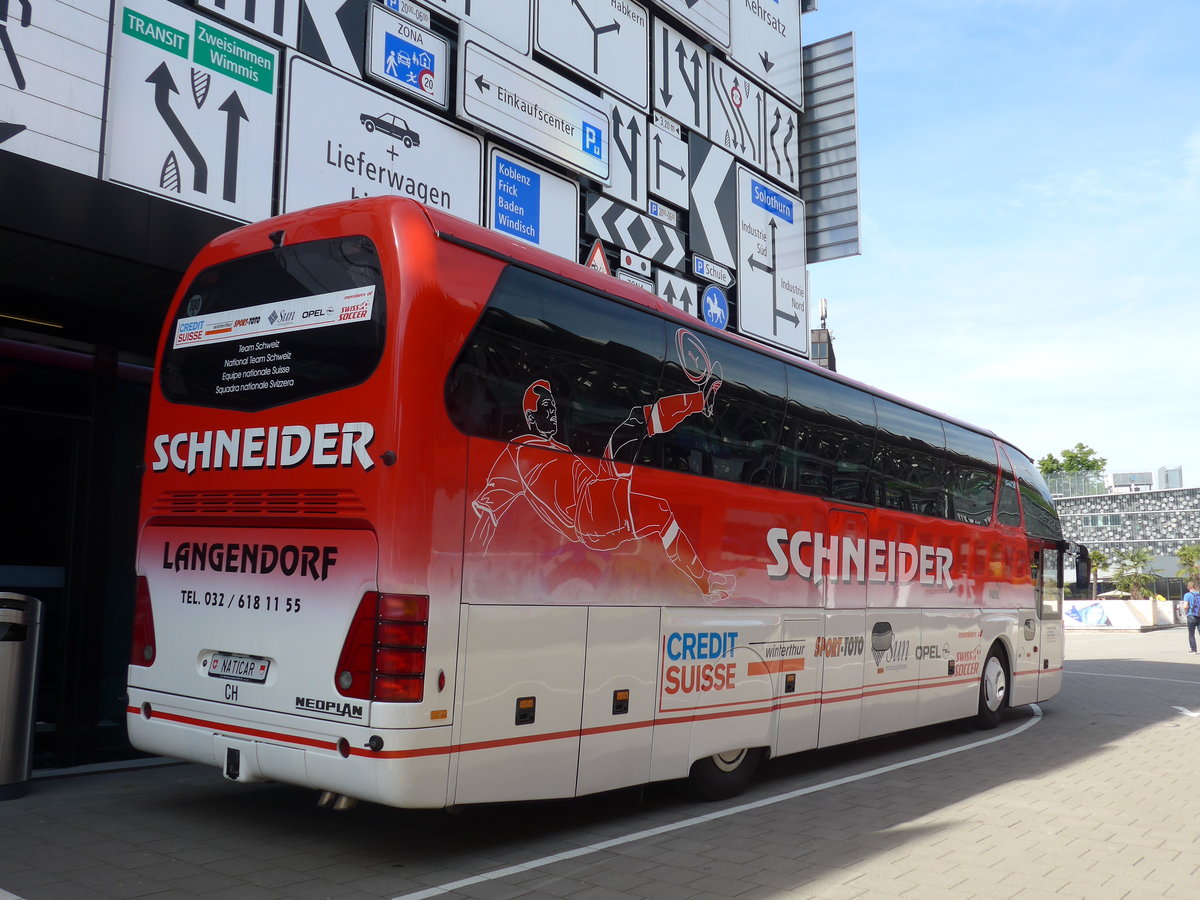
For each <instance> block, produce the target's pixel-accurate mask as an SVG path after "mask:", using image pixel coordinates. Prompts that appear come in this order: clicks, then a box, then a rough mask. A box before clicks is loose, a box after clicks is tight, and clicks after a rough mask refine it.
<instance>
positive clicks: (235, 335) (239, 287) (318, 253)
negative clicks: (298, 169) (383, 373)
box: [161, 236, 386, 412]
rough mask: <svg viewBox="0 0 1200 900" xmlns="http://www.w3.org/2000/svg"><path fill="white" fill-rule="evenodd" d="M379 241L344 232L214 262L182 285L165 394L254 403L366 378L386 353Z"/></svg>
mask: <svg viewBox="0 0 1200 900" xmlns="http://www.w3.org/2000/svg"><path fill="white" fill-rule="evenodd" d="M385 323H386V316H385V310H384V296H383V275H382V271H381V268H380V263H379V254H378V252H377V251H376V249H375V245H374V244H372V243H371V241H370V240H369V239H368V238H366V237H361V236H355V237H341V238H335V239H333V240H327V241H312V242H309V243H303V244H294V245H291V246H283V247H280V248H278V249H275V250H268V251H265V252H263V253H257V254H254V255H253V256H245V257H241V258H239V259H233V260H230V261H229V262H224V263H220V264H219V265H216V266H212V267H211V268H208V269H205V270H204V271H203V272H201V273H200V274H199V275H198V276H196V279H195V281H193V282H192V283H191V284H190V285H189V286H188V289H187V292H186V293H185V294H184V295H183V301H182V303H180V307H179V310H178V311H177V313H176V319H175V321H174V323H173V324H172V327H171V331H170V333H169V334H168V336H167V346H166V347H165V349H164V351H163V362H162V368H161V384H162V390H163V394H164V395H165V396H166V397H167V398H168V399H169V400H173V401H175V402H177V403H188V404H191V405H193V406H211V407H217V408H220V409H236V410H243V411H248V412H253V411H257V410H262V409H268V408H270V407H273V406H280V405H282V404H285V403H292V402H294V401H296V400H303V399H305V398H307V397H315V396H317V395H318V394H325V393H330V392H332V391H337V390H341V389H343V388H347V387H351V386H353V385H356V384H361V383H362V382H363V381H365V380H366V379H367V378H368V377H369V376H370V375H371V373H372V372H374V371H375V367H376V366H377V365H378V364H379V360H380V358H381V356H382V354H383V343H384V335H385V330H386V324H385Z"/></svg>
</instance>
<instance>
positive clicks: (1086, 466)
mask: <svg viewBox="0 0 1200 900" xmlns="http://www.w3.org/2000/svg"><path fill="white" fill-rule="evenodd" d="M1037 465H1038V468H1039V469H1040V470H1041V472H1042V477H1043V478H1045V479H1046V480H1047V481H1049V482H1050V489H1051V490H1053V491H1061V492H1064V493H1067V492H1079V493H1085V494H1091V493H1098V492H1099V486H1100V474H1101V473H1102V472H1103V471H1104V467H1105V466H1106V465H1108V460H1107V459H1105V458H1104V457H1103V456H1097V455H1096V451H1095V450H1093V449H1092V448H1091V447H1089V446H1087V445H1086V444H1083V443H1079V444H1076V445H1075V446H1074V447H1067V448H1066V449H1065V450H1063V452H1062V459H1059V458H1058V457H1057V456H1055V455H1054V454H1053V453H1047V454H1046V455H1045V456H1043V457H1042V458H1041V459H1039V460H1038V463H1037ZM1055 476H1057V479H1056V480H1051V479H1052V478H1055ZM1072 476H1075V477H1072Z"/></svg>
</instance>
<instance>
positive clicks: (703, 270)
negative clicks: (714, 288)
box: [692, 253, 733, 288]
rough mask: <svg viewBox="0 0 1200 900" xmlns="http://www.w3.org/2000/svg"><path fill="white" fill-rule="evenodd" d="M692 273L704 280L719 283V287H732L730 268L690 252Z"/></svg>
mask: <svg viewBox="0 0 1200 900" xmlns="http://www.w3.org/2000/svg"><path fill="white" fill-rule="evenodd" d="M692 274H693V275H695V276H696V277H697V278H703V279H704V280H705V281H711V282H713V283H714V284H719V285H721V287H725V288H728V287H733V270H732V269H730V268H728V267H727V266H723V265H721V264H720V263H716V262H713V261H712V260H711V259H705V258H704V257H703V256H700V255H698V254H695V253H693V254H692Z"/></svg>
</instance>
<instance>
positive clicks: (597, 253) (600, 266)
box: [583, 238, 612, 275]
mask: <svg viewBox="0 0 1200 900" xmlns="http://www.w3.org/2000/svg"><path fill="white" fill-rule="evenodd" d="M583 264H584V265H585V266H587V267H588V268H589V269H595V270H596V271H597V272H603V273H604V274H605V275H611V274H612V269H610V268H609V267H608V256H607V255H605V253H604V242H603V241H602V240H600V238H596V240H594V241H593V242H592V249H591V250H589V251H588V255H587V258H586V259H584V261H583Z"/></svg>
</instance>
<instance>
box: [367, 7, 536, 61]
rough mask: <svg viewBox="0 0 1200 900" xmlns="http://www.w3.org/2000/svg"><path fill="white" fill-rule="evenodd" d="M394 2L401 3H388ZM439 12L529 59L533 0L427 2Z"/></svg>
mask: <svg viewBox="0 0 1200 900" xmlns="http://www.w3.org/2000/svg"><path fill="white" fill-rule="evenodd" d="M384 2H386V3H388V4H389V5H390V4H391V3H394V2H397V0H384ZM427 2H428V3H429V4H430V5H431V6H432V7H433V8H434V9H436V10H438V12H444V13H446V14H447V15H449V16H453V17H454V18H456V19H458V20H459V21H460V22H462V23H463V24H464V25H467V26H469V27H471V28H474V29H476V30H477V31H479V32H480V33H481V34H485V35H487V36H488V37H489V38H491V39H493V40H497V41H500V42H501V43H503V44H505V45H507V46H509V47H511V48H512V49H513V50H516V51H517V52H518V53H520V54H521V55H522V56H528V55H529V50H530V38H529V35H530V32H531V31H532V30H533V0H503V2H500V0H427Z"/></svg>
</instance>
